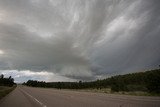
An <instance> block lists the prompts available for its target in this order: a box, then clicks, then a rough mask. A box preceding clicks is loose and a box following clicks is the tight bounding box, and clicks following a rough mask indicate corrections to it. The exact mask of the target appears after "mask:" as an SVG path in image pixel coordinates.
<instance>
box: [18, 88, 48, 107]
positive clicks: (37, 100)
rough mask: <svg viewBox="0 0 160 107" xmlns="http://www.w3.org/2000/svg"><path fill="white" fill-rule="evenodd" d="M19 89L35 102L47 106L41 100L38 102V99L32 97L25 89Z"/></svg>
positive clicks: (43, 106)
mask: <svg viewBox="0 0 160 107" xmlns="http://www.w3.org/2000/svg"><path fill="white" fill-rule="evenodd" d="M19 89H20V90H21V91H23V92H24V93H25V94H26V95H28V96H30V97H31V98H33V99H34V100H35V101H36V102H38V103H39V104H40V105H41V106H42V107H47V106H46V105H45V104H43V103H42V102H40V101H39V100H38V99H36V98H34V97H33V96H32V95H30V94H28V93H27V92H26V91H24V90H22V89H21V88H19Z"/></svg>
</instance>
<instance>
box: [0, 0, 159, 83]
mask: <svg viewBox="0 0 160 107" xmlns="http://www.w3.org/2000/svg"><path fill="white" fill-rule="evenodd" d="M159 64H160V0H0V74H1V73H3V74H4V75H5V76H9V75H11V76H12V77H14V78H15V81H16V82H24V81H27V80H28V79H37V80H41V81H79V80H82V81H90V80H95V79H102V78H105V77H108V76H111V75H117V74H125V73H130V72H137V71H143V70H147V69H153V68H157V67H158V65H159Z"/></svg>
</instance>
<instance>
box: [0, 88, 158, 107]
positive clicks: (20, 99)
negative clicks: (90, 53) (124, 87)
mask: <svg viewBox="0 0 160 107" xmlns="http://www.w3.org/2000/svg"><path fill="white" fill-rule="evenodd" d="M0 107H160V97H144V96H127V95H114V94H105V93H92V92H80V91H72V90H58V89H47V88H32V87H26V86H17V88H16V89H15V90H14V91H12V92H11V93H10V94H8V95H7V96H6V97H4V98H3V99H1V100H0Z"/></svg>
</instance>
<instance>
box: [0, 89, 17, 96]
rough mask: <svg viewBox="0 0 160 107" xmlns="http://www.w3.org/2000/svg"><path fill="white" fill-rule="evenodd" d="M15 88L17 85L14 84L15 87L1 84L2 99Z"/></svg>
mask: <svg viewBox="0 0 160 107" xmlns="http://www.w3.org/2000/svg"><path fill="white" fill-rule="evenodd" d="M15 88H16V86H13V87H7V86H0V99H1V98H3V97H4V96H6V95H7V94H9V93H10V92H11V91H13V90H14V89H15Z"/></svg>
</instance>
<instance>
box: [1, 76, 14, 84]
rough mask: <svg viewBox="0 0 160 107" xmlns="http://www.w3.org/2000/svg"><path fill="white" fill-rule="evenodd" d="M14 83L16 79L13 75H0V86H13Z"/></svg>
mask: <svg viewBox="0 0 160 107" xmlns="http://www.w3.org/2000/svg"><path fill="white" fill-rule="evenodd" d="M14 84H15V83H14V79H13V78H12V77H11V76H9V77H8V78H5V77H4V75H3V74H1V75H0V86H13V85H14Z"/></svg>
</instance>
